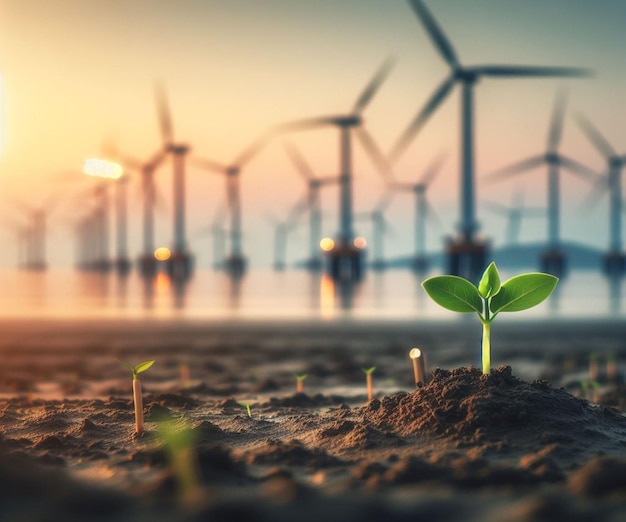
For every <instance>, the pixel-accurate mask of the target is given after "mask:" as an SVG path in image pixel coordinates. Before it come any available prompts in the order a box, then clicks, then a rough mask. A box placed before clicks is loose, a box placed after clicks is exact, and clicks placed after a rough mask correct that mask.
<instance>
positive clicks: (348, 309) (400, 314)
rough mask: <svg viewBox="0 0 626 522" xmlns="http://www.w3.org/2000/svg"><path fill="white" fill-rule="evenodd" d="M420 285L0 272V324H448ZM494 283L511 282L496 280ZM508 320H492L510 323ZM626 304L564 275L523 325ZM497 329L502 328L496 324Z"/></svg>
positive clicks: (579, 275) (595, 281)
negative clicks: (131, 321) (277, 321)
mask: <svg viewBox="0 0 626 522" xmlns="http://www.w3.org/2000/svg"><path fill="white" fill-rule="evenodd" d="M430 275H436V273H434V272H433V273H432V274H427V275H426V276H422V277H418V276H416V275H415V274H413V273H412V272H410V271H407V270H387V271H381V272H373V271H369V272H368V273H367V274H366V276H365V277H364V279H363V280H362V281H360V282H358V283H351V284H346V283H344V284H336V283H335V282H333V280H332V279H330V278H329V277H327V276H326V275H324V274H319V273H318V274H312V273H309V272H306V271H302V270H286V271H282V272H276V271H272V270H270V269H267V270H264V269H253V270H249V271H248V272H247V273H246V274H245V275H244V276H243V277H240V278H233V277H231V276H229V275H227V274H226V273H224V272H219V271H213V270H209V269H200V270H196V271H195V273H194V274H193V275H192V277H191V278H190V279H189V280H188V281H186V282H184V283H179V282H175V281H172V280H171V279H170V278H169V277H168V276H167V275H166V274H165V273H159V274H157V275H156V276H155V277H154V278H150V279H146V278H143V277H141V276H140V275H139V274H137V273H136V272H134V271H133V272H131V273H129V274H128V275H127V276H125V277H120V276H119V275H118V274H116V273H114V272H111V273H108V274H97V273H86V272H79V271H73V270H61V269H53V270H48V271H45V272H27V271H3V272H0V289H1V291H0V319H12V318H24V319H34V318H42V319H55V318H58V319H93V318H184V319H194V320H203V319H206V320H222V319H233V318H234V319H242V320H263V319H286V320H288V319H294V320H307V319H322V320H330V321H332V320H341V319H346V318H353V319H363V320H368V319H377V320H379V319H382V320H411V319H428V320H450V319H451V318H453V317H454V316H455V315H460V314H453V313H452V312H449V311H447V310H444V309H442V308H441V307H439V306H438V305H436V304H435V303H434V302H432V301H431V300H430V298H428V296H427V295H426V294H425V293H424V291H423V289H422V288H421V286H420V283H421V281H422V280H423V279H424V278H425V277H427V276H430ZM501 275H502V278H503V280H504V279H506V278H507V277H510V276H512V275H515V274H513V273H507V272H506V271H504V270H503V271H502V274H501ZM513 315H516V314H502V315H501V317H507V316H508V317H511V316H513ZM625 315H626V299H625V296H624V293H623V292H622V283H621V280H618V281H613V282H611V281H609V280H608V279H607V278H606V277H604V276H603V275H602V274H601V273H598V272H591V271H573V272H571V273H569V274H568V276H567V277H566V278H563V279H562V280H561V281H560V283H559V286H558V287H557V291H556V292H555V293H554V294H553V295H552V296H551V297H550V298H549V299H548V300H547V301H546V302H544V303H542V304H540V305H539V306H537V307H535V308H533V309H531V310H528V311H526V312H524V317H525V318H530V317H553V318H563V319H576V318H598V319H603V318H609V317H613V318H621V317H624V316H625ZM504 320H506V319H504Z"/></svg>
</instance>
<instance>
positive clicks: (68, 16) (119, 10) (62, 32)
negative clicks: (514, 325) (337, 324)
mask: <svg viewBox="0 0 626 522" xmlns="http://www.w3.org/2000/svg"><path fill="white" fill-rule="evenodd" d="M624 23H626V4H625V3H624V2H622V1H621V0H604V1H603V2H600V3H597V2H595V3H590V2H579V1H571V0H552V1H551V2H536V1H532V0H506V1H495V0H474V1H473V2H471V4H470V3H468V2H466V1H463V0H430V1H425V2H419V1H414V2H407V1H404V0H394V1H393V2H389V1H382V0H340V1H333V2H316V1H313V0H310V1H309V0H301V1H298V2H293V1H289V0H263V1H250V0H247V1H246V0H231V1H228V2H224V1H221V2H220V1H201V0H181V1H178V2H171V1H167V0H134V1H133V2H124V1H120V0H113V1H110V2H99V1H96V0H66V1H64V2H62V3H61V2H48V1H45V0H27V1H23V2H11V1H9V0H0V184H1V191H2V192H1V198H2V211H1V213H0V218H1V225H2V227H1V228H0V233H1V237H2V239H3V241H4V245H5V248H4V249H3V250H4V253H3V255H2V256H0V267H1V268H2V272H1V274H0V284H1V285H2V288H3V294H2V296H1V297H0V304H1V310H2V313H3V314H4V315H5V316H8V317H12V316H18V315H37V316H40V315H50V316H57V315H63V316H72V317H75V316H80V315H96V316H99V315H102V314H105V315H110V314H114V315H119V314H123V315H133V314H136V315H141V314H144V313H145V312H146V311H149V313H155V311H160V312H162V313H163V314H165V315H167V314H171V313H176V314H181V313H182V314H185V315H187V316H194V317H205V316H213V315H217V316H223V315H224V314H233V313H234V314H235V315H236V316H242V317H265V316H294V317H296V316H298V317H301V316H305V317H309V316H311V315H314V316H319V315H321V316H322V317H338V316H343V315H345V314H346V312H347V311H350V314H351V315H354V316H362V317H380V316H384V317H389V318H395V317H403V318H404V317H422V316H427V317H446V318H447V317H448V316H447V315H446V314H447V312H445V311H440V310H439V309H437V308H436V305H431V304H430V303H426V300H425V299H424V296H423V293H422V291H421V289H420V287H419V283H420V281H421V280H423V278H424V277H427V276H428V275H432V274H436V273H442V272H447V271H449V270H447V264H446V260H445V257H446V251H445V249H446V246H445V245H446V243H445V238H446V237H451V236H454V235H457V234H461V235H462V233H463V224H462V210H461V202H462V201H463V198H464V197H467V194H466V193H464V191H463V190H462V189H461V182H460V180H461V174H460V172H461V167H462V165H463V163H464V159H463V156H462V154H461V135H462V132H461V129H462V125H461V121H462V120H461V117H462V114H461V99H462V98H461V96H462V94H461V89H462V86H459V85H455V86H454V89H453V90H451V91H450V92H447V91H446V93H441V91H438V89H441V88H442V85H444V86H445V82H446V79H447V78H450V77H451V76H450V74H451V64H452V65H454V62H456V61H457V60H458V64H460V65H459V66H458V67H457V68H456V70H457V74H456V76H454V78H456V79H457V83H463V78H462V76H463V74H462V72H463V71H465V72H466V73H467V71H468V69H467V67H471V66H478V65H484V64H487V65H493V64H497V65H501V66H510V65H514V66H550V67H562V68H580V70H579V69H575V70H574V69H567V71H569V72H571V73H572V74H569V73H567V74H562V75H561V74H554V75H550V74H547V75H539V76H540V77H524V75H522V74H518V73H516V72H515V71H509V73H510V74H509V73H506V71H504V69H501V70H499V71H495V70H492V71H491V73H490V72H489V71H486V73H485V74H484V75H482V76H480V75H479V76H480V77H477V78H475V79H476V80H477V82H476V83H475V84H474V89H473V92H474V98H473V102H474V107H473V109H474V118H473V139H474V144H473V149H472V150H473V153H474V173H473V179H474V182H475V186H474V196H473V198H474V200H475V201H474V203H475V219H476V221H477V223H478V224H479V228H478V229H477V230H476V231H475V232H476V235H477V237H480V238H481V240H486V241H487V242H488V244H489V253H488V256H487V257H488V258H489V260H490V259H496V261H497V262H498V263H499V265H500V266H501V268H502V272H503V273H504V274H505V275H513V274H515V273H519V272H520V271H527V270H540V269H544V268H545V267H542V263H541V259H542V258H541V256H542V253H545V252H546V251H551V250H550V249H551V248H552V249H554V248H556V247H558V250H559V252H561V253H563V255H564V256H565V257H566V259H567V268H566V269H563V270H559V272H560V273H559V275H561V276H562V277H563V281H562V285H561V287H562V288H561V292H560V293H559V294H558V295H557V296H555V297H554V299H553V300H552V301H551V303H552V304H550V303H546V304H545V305H541V307H539V308H538V309H537V311H534V312H532V313H535V314H537V315H540V314H545V312H546V310H551V311H552V313H555V314H557V315H559V314H560V315H562V316H565V317H572V316H579V315H585V316H586V315H591V316H597V315H606V314H609V313H612V314H616V315H618V316H619V315H621V314H622V309H623V298H622V295H621V289H620V287H621V274H622V272H623V254H622V245H621V238H622V237H623V231H622V230H621V226H622V222H623V216H624V211H623V209H624V206H622V199H623V191H622V187H621V185H620V182H619V179H620V177H621V170H622V164H621V162H622V161H624V155H625V154H626V143H625V142H624V139H623V132H620V130H623V126H624V121H626V106H625V105H624V103H623V100H622V98H623V95H624V93H625V92H626V69H624V67H623V63H622V60H621V57H620V53H621V51H622V50H623V49H625V48H626V35H625V33H624V31H623V27H624ZM441 34H443V35H444V40H442V38H441ZM450 49H453V52H452V55H451V54H450V53H449V52H448V53H447V52H446V50H450ZM386 60H391V61H389V62H386ZM446 62H448V63H446ZM452 68H453V69H454V67H452ZM463 68H465V69H463ZM563 71H566V70H565V69H563ZM505 73H506V74H505ZM579 73H580V74H579ZM501 76H513V77H501ZM535 76H537V75H536V74H535ZM466 79H467V78H466ZM368 88H371V89H370V90H368ZM437 92H440V93H441V94H442V97H441V99H436V100H435V101H436V102H437V103H435V104H431V105H430V108H431V109H432V110H431V111H428V110H427V111H426V112H427V113H428V114H427V115H426V116H427V117H425V118H424V121H423V124H420V125H419V128H417V127H415V126H414V127H413V130H415V132H414V133H413V134H412V135H411V136H409V138H410V139H407V140H404V141H403V136H405V132H406V131H407V129H409V130H410V129H411V125H412V122H415V118H416V117H418V115H419V114H420V111H423V110H425V108H426V109H428V107H429V103H430V102H432V101H433V95H434V93H437ZM443 94H446V96H445V97H444V96H443ZM435 96H436V94H435ZM359 102H362V103H361V104H360V105H359ZM357 108H358V111H357V110H356V109H357ZM353 112H354V113H357V112H358V114H357V115H358V117H359V118H362V126H363V127H364V128H366V129H367V133H368V136H369V138H368V139H364V140H363V141H365V142H366V143H365V147H364V146H362V145H363V144H362V143H361V141H359V139H358V138H359V136H355V139H353V140H352V142H351V148H350V157H351V176H350V183H351V188H352V192H351V201H352V208H351V209H350V212H349V214H350V221H351V223H350V225H351V233H352V232H353V234H352V235H350V237H347V238H346V237H343V236H342V226H345V219H346V210H345V207H344V209H343V217H342V210H341V208H340V205H339V201H340V196H341V194H342V193H341V188H340V186H341V185H340V184H339V183H337V181H338V180H339V178H338V176H339V175H340V174H341V172H342V166H341V163H340V151H341V150H345V149H342V148H341V147H342V146H345V144H344V145H341V142H340V139H339V133H338V132H337V127H339V128H342V124H341V123H338V122H337V121H335V122H330V123H329V122H325V123H324V125H320V126H317V125H314V126H303V127H298V126H296V127H295V128H288V129H287V130H284V129H283V130H281V132H274V133H271V134H268V132H270V131H273V130H275V129H276V128H277V126H279V125H281V124H283V123H285V122H292V121H300V120H302V119H303V118H309V117H313V118H316V117H320V116H327V115H342V116H346V115H348V116H349V115H351V114H353ZM344 123H345V122H344ZM360 123H361V122H360V120H359V126H361V125H360ZM292 131H293V132H292ZM259 139H261V140H262V141H261V142H259V141H258V140H259ZM368 143H369V145H368ZM251 144H254V145H253V148H252V149H248V147H249V146H250V145H251ZM256 145H258V147H257V146H256ZM246 150H248V151H250V154H249V155H246V152H245V151H246ZM242 153H243V156H241V155H242ZM555 154H561V155H562V156H563V157H566V158H567V161H565V162H563V161H561V162H560V163H559V164H558V167H561V168H560V172H559V173H558V186H557V185H556V184H555V182H554V179H553V184H552V186H549V181H548V180H549V177H548V171H549V168H550V165H552V166H553V167H554V165H555V164H556V163H558V162H555V160H554V158H555ZM550 155H551V156H550ZM90 158H102V159H105V160H108V161H114V162H116V164H119V165H120V166H121V167H122V169H123V174H121V172H122V171H120V173H113V174H114V175H113V174H112V171H111V172H109V171H106V169H104V167H102V166H100V167H98V166H97V165H96V167H94V168H95V169H96V171H97V172H94V170H93V168H92V170H91V171H90V173H91V174H94V173H96V174H98V173H99V174H102V173H105V174H106V175H109V174H111V175H109V178H113V179H107V178H102V177H95V176H93V175H92V176H87V175H85V172H84V171H85V161H86V160H88V159H90ZM529 159H530V161H528V162H526V160H529ZM520 161H524V163H523V164H521V165H520V169H513V170H508V171H507V170H506V168H507V167H508V166H510V165H515V164H518V163H519V162H520ZM551 162H552V163H551ZM567 162H569V163H568V164H567V165H565V163H567ZM568 166H569V167H571V169H567V168H565V167H568ZM228 167H230V170H229V168H228ZM344 167H345V164H344ZM522 167H528V168H529V169H528V170H522ZM233 168H235V169H234V170H233ZM554 168H556V167H554ZM98 169H100V170H98ZM503 169H505V170H503ZM86 170H88V171H89V169H86ZM105 171H106V172H105ZM181 171H182V172H184V178H183V177H182V176H181ZM235 171H236V172H235ZM118 174H121V176H122V177H121V178H119V179H115V178H116V176H117V175H118ZM344 175H345V173H344ZM611 176H612V177H611ZM235 177H236V178H238V179H237V181H234V178H235ZM556 177H557V175H555V174H553V178H556ZM183 179H184V181H181V180H183ZM322 179H323V180H327V182H323V181H321V180H322ZM315 180H318V181H319V196H318V199H316V200H315V201H316V203H315V206H313V205H312V199H311V192H310V191H311V187H312V185H313V183H312V181H315ZM344 181H345V178H344ZM420 184H421V188H420ZM181 186H183V187H184V190H183V189H181ZM420 191H421V192H420ZM419 193H421V194H422V197H423V198H424V197H425V198H426V199H421V200H420V199H419ZM120 194H122V196H123V198H122V196H121V195H120ZM550 194H551V195H552V200H550ZM344 195H345V194H344ZM181 198H182V199H181ZM420 204H421V205H422V206H421V207H420ZM122 209H125V210H122ZM420 209H421V210H420ZM314 212H317V214H315V213H314ZM148 215H149V216H150V217H148ZM315 215H317V216H318V219H319V221H318V224H319V225H318V228H319V230H317V229H315ZM616 215H617V217H616ZM121 217H123V221H120V218H121ZM342 220H343V221H342ZM314 236H319V237H314ZM353 236H354V237H353ZM323 237H328V238H334V240H335V242H337V241H339V242H340V241H341V240H343V239H349V242H350V246H351V247H352V244H353V243H354V245H356V246H355V248H358V249H360V251H362V252H363V253H364V271H363V274H361V275H359V277H357V278H354V279H355V280H353V278H348V279H349V280H348V281H338V280H337V277H335V276H336V275H337V274H333V273H330V274H329V273H328V270H325V268H324V266H321V267H318V268H319V270H310V268H311V267H310V266H309V263H308V262H309V261H310V260H311V258H312V256H313V254H312V252H313V246H312V245H315V246H317V245H319V241H318V240H321V239H322V238H323ZM353 240H354V241H353ZM357 240H358V241H357ZM555 241H556V243H555ZM233 244H236V249H238V252H235V254H237V253H238V254H239V255H241V256H242V258H244V257H245V269H244V270H238V271H237V274H235V275H236V277H233V274H232V272H229V271H228V270H225V269H224V268H225V265H224V259H228V257H229V256H231V257H232V255H233V252H232V250H233ZM322 246H324V245H322ZM179 247H180V248H179ZM553 247H554V248H553ZM159 248H163V249H169V251H166V250H162V251H159V252H157V249H159ZM177 249H178V250H181V252H182V253H184V254H185V255H189V257H190V259H192V262H190V266H191V265H192V266H193V268H190V269H189V270H185V277H182V278H178V277H175V276H176V272H175V271H174V272H172V271H171V270H170V271H168V270H163V269H161V265H160V264H159V263H160V262H161V259H162V260H163V261H164V262H167V260H168V259H167V258H168V256H171V254H172V252H173V253H174V258H176V254H177ZM153 250H154V252H155V253H154V257H152V256H153ZM181 252H179V253H181ZM321 255H322V254H321V250H320V256H321ZM611 255H614V256H617V257H615V259H617V261H616V262H615V264H614V265H613V270H612V271H611V274H612V275H611V277H609V278H607V277H606V270H605V268H606V258H607V256H609V257H610V256H611ZM420 256H422V257H424V258H425V259H426V260H427V263H425V264H424V266H422V270H419V271H416V270H415V260H416V259H417V258H418V257H420ZM146 257H150V259H151V260H152V259H155V260H156V261H154V262H153V263H154V266H151V268H149V269H148V270H147V271H146V270H140V268H142V267H143V268H144V269H145V262H146V259H145V258H146ZM122 258H123V260H127V261H128V263H129V266H128V267H124V269H123V270H121V271H118V270H116V268H118V267H119V266H118V265H116V262H117V261H120V259H122ZM150 262H151V263H152V261H150ZM142 263H143V264H142ZM307 267H308V268H309V269H307ZM146 275H147V276H146ZM340 279H341V278H340Z"/></svg>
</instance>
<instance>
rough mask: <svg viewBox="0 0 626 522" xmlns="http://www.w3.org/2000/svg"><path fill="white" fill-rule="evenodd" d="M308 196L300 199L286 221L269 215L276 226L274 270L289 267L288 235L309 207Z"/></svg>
mask: <svg viewBox="0 0 626 522" xmlns="http://www.w3.org/2000/svg"><path fill="white" fill-rule="evenodd" d="M307 202H308V198H307V196H305V197H304V198H302V199H301V200H299V201H298V202H297V203H296V204H295V205H294V206H293V207H292V209H291V210H290V211H289V214H288V215H287V218H286V219H285V220H284V221H279V220H278V219H276V217H274V216H273V215H268V216H267V217H268V219H269V221H270V223H272V225H273V226H274V270H276V271H282V270H284V269H285V268H286V267H287V235H288V234H289V232H291V231H292V230H293V229H294V228H295V227H296V225H297V224H298V219H299V218H300V216H301V215H302V213H303V212H304V211H305V210H306V208H307Z"/></svg>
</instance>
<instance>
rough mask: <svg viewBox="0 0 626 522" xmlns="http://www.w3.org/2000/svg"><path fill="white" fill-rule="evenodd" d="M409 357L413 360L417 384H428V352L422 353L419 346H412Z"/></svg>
mask: <svg viewBox="0 0 626 522" xmlns="http://www.w3.org/2000/svg"><path fill="white" fill-rule="evenodd" d="M409 357H410V358H411V359H412V361H413V376H414V377H415V386H418V385H419V384H420V383H423V384H426V362H425V359H426V354H424V353H422V351H421V350H420V349H419V348H412V349H411V351H410V352H409Z"/></svg>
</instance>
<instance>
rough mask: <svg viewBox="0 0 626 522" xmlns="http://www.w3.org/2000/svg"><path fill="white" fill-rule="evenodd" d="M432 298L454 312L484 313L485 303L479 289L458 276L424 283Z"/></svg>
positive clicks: (428, 280) (442, 277)
mask: <svg viewBox="0 0 626 522" xmlns="http://www.w3.org/2000/svg"><path fill="white" fill-rule="evenodd" d="M422 287H423V288H424V290H426V293H427V294H428V295H429V296H430V298H431V299H432V300H433V301H435V303H437V304H438V305H440V306H443V307H444V308H447V309H448V310H452V311H453V312H478V313H479V314H482V313H483V302H482V299H481V297H480V294H479V293H478V289H477V288H476V287H475V286H474V285H473V284H472V283H470V282H469V281H468V280H467V279H463V278H462V277H458V276H451V275H445V276H435V277H430V278H428V279H426V281H424V282H422Z"/></svg>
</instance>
